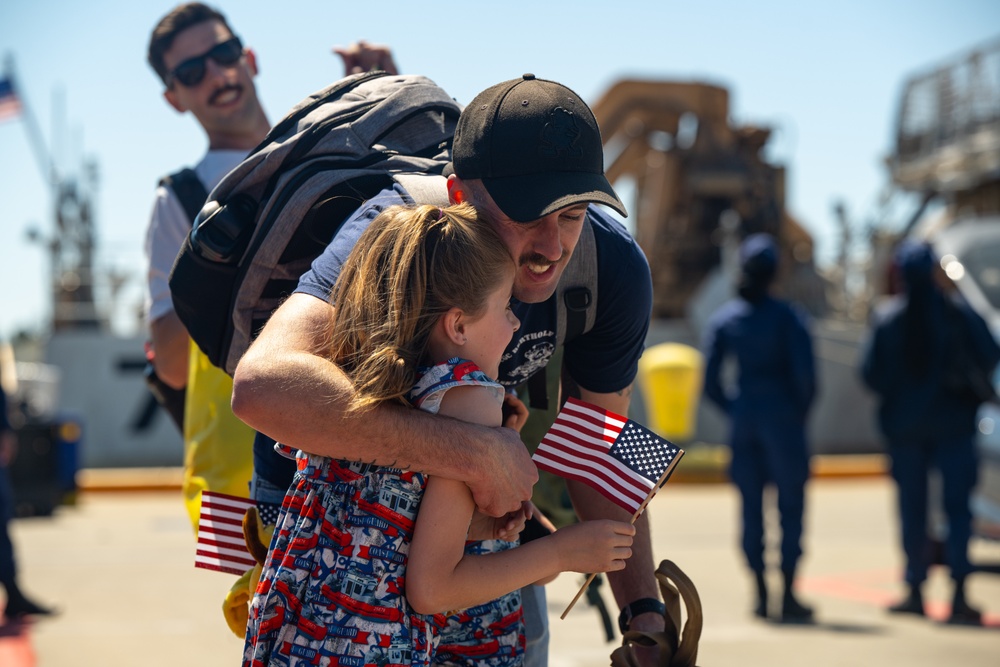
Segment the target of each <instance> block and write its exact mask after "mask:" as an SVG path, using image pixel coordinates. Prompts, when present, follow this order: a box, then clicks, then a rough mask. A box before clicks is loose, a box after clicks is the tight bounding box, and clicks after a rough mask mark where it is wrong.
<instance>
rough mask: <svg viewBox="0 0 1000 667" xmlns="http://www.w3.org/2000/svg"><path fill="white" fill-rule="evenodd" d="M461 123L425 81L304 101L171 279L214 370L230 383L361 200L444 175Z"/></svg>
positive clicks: (213, 213) (220, 198)
mask: <svg viewBox="0 0 1000 667" xmlns="http://www.w3.org/2000/svg"><path fill="white" fill-rule="evenodd" d="M460 112H461V108H460V106H459V105H458V103H457V102H455V101H454V100H453V99H452V98H451V97H450V96H449V95H448V94H447V93H446V92H445V91H444V90H442V89H441V88H439V87H438V86H437V85H436V84H434V83H433V82H432V81H430V80H429V79H427V78H425V77H422V76H412V75H399V76H396V75H388V74H386V73H385V72H368V73H364V74H358V75H354V76H351V77H348V78H346V79H342V80H341V81H338V82H337V83H334V84H333V85H331V86H329V87H327V88H325V89H323V90H321V91H319V92H317V93H315V94H313V95H311V96H310V97H308V98H307V99H305V100H304V101H302V102H301V103H300V104H298V105H297V106H295V107H294V108H293V109H292V110H291V111H290V112H289V113H288V115H287V116H286V117H285V118H284V119H283V120H282V121H281V122H279V123H278V124H277V125H275V126H274V128H273V129H272V130H271V131H270V132H269V133H268V135H267V137H266V138H265V139H264V141H263V142H262V143H261V144H260V145H259V146H258V147H257V148H255V149H254V150H253V151H251V153H250V154H249V155H248V156H247V158H246V159H245V160H244V161H243V162H242V163H241V164H240V165H239V166H237V167H236V168H235V169H234V170H233V171H232V172H230V173H229V174H228V175H227V176H226V177H225V178H224V179H223V180H222V181H221V182H220V183H219V185H218V186H216V188H215V189H214V190H213V191H212V193H211V194H210V195H209V198H208V201H207V203H206V204H205V206H204V208H202V210H201V213H200V214H199V215H198V218H197V220H196V221H195V223H194V226H193V227H192V230H191V234H190V235H189V236H188V238H187V239H186V241H185V243H184V246H183V247H182V248H181V251H180V254H179V255H178V256H177V260H176V262H175V263H174V268H173V270H172V272H171V275H170V291H171V295H172V298H173V301H174V308H175V310H176V312H177V315H178V317H180V319H181V322H183V323H184V326H185V327H186V328H187V330H188V333H190V335H191V338H192V339H193V340H194V341H195V342H196V343H197V344H198V346H199V347H200V348H201V350H202V351H203V352H204V353H205V354H206V355H207V356H208V358H209V360H211V362H212V363H213V364H215V365H216V366H219V367H220V368H222V369H223V370H225V371H226V372H227V373H229V374H232V373H233V372H234V371H235V369H236V364H237V363H238V362H239V360H240V357H241V356H242V355H243V353H244V352H245V351H246V349H247V348H248V347H249V346H250V343H251V342H253V339H254V337H255V336H256V334H257V333H258V332H259V331H260V329H261V328H262V327H263V326H264V324H265V323H266V322H267V319H268V318H269V317H270V315H271V313H272V312H273V311H274V310H275V309H276V308H277V307H278V305H280V303H281V301H282V300H284V298H285V297H287V296H288V295H289V294H291V293H292V291H294V289H295V287H296V285H297V284H298V279H299V276H301V275H302V274H303V273H305V271H306V270H307V269H308V268H309V266H310V264H311V263H312V261H313V259H315V258H316V257H317V256H318V255H319V254H320V253H321V252H322V251H323V249H324V248H326V246H327V244H328V243H329V242H330V240H331V239H332V238H333V236H334V234H335V233H336V232H337V230H338V229H339V227H340V225H341V224H342V223H343V221H344V220H345V219H346V218H347V217H348V216H350V215H351V214H352V213H353V212H354V211H355V210H356V209H357V208H359V207H360V206H361V205H362V204H363V203H364V201H365V200H367V199H369V198H371V197H373V196H374V195H376V194H378V193H379V192H381V191H382V190H384V189H386V188H388V187H391V186H392V184H393V181H394V180H400V182H403V179H404V178H405V175H407V174H440V173H441V171H442V170H443V169H444V166H445V165H446V164H447V162H448V161H449V160H450V157H451V141H452V137H453V136H454V132H455V124H456V123H457V121H458V116H459V113H460ZM421 181H427V182H428V183H431V184H432V185H431V188H430V189H431V190H432V191H440V196H439V197H438V199H440V198H441V197H443V196H444V188H443V187H440V186H437V187H435V186H434V185H433V183H434V182H439V183H443V179H441V178H437V179H419V181H416V183H417V185H414V182H413V181H412V179H411V181H408V182H407V183H405V184H404V185H405V187H407V189H411V188H413V189H417V188H418V187H419V183H420V182H421ZM411 194H413V195H414V198H415V199H416V200H417V201H421V199H423V198H426V196H430V195H424V194H418V193H416V192H412V191H411ZM444 201H445V202H446V201H447V200H446V199H445V200H444ZM428 203H431V202H430V201H428Z"/></svg>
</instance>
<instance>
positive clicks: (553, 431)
mask: <svg viewBox="0 0 1000 667" xmlns="http://www.w3.org/2000/svg"><path fill="white" fill-rule="evenodd" d="M683 455H684V450H683V449H681V448H679V447H677V446H676V445H674V444H673V443H671V442H669V441H667V440H664V439H663V438H661V437H660V436H658V435H656V434H655V433H653V432H652V431H650V430H648V429H646V428H645V427H643V426H642V425H640V424H638V423H637V422H634V421H632V420H631V419H627V418H625V417H622V416H621V415H616V414H615V413H613V412H608V411H607V410H604V409H603V408H599V407H597V406H596V405H591V404H589V403H584V402H583V401H578V400H576V399H574V398H570V399H569V400H567V401H566V405H564V406H563V408H562V410H561V411H560V412H559V415H558V416H557V417H556V420H555V423H553V424H552V428H550V429H549V432H548V433H546V434H545V437H544V438H542V441H541V443H540V444H539V445H538V449H537V450H536V451H535V455H534V456H533V457H532V459H533V460H534V461H535V465H537V466H538V467H539V468H541V469H542V470H547V471H549V472H551V473H554V474H556V475H559V476H561V477H566V478H569V479H575V480H579V481H581V482H584V483H586V484H589V485H590V486H592V487H594V488H595V489H597V490H598V491H600V492H601V493H602V494H604V495H605V496H606V497H607V498H608V499H609V500H611V501H612V502H615V503H617V504H618V505H621V506H622V507H624V508H625V509H626V510H628V511H630V512H637V511H638V510H640V509H641V508H642V506H643V504H644V503H645V502H646V499H647V498H648V497H649V496H650V492H651V491H653V490H654V489H655V488H656V486H657V485H658V484H661V481H660V480H661V478H662V480H663V482H665V481H666V480H667V477H669V473H668V471H669V472H672V471H673V466H674V465H675V464H676V463H677V461H679V460H680V458H681V456H683Z"/></svg>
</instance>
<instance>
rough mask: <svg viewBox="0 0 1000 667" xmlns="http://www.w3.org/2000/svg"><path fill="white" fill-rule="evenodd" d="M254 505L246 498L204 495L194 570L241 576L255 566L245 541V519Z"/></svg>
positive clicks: (213, 494)
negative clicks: (248, 510)
mask: <svg viewBox="0 0 1000 667" xmlns="http://www.w3.org/2000/svg"><path fill="white" fill-rule="evenodd" d="M253 505H254V502H253V501H252V500H249V499H247V498H240V497H237V496H230V495H227V494H223V493H215V492H213V491H204V492H202V494H201V514H200V516H199V519H198V546H197V550H196V552H195V562H194V565H195V567H197V568H202V569H206V570H215V571H217V572H228V573H231V574H238V575H239V574H243V573H244V572H246V571H247V570H248V569H250V568H252V567H253V566H254V565H256V561H255V560H254V558H253V556H251V555H250V553H249V551H247V546H246V541H245V539H244V537H243V517H244V515H245V514H246V511H247V509H248V508H250V507H253Z"/></svg>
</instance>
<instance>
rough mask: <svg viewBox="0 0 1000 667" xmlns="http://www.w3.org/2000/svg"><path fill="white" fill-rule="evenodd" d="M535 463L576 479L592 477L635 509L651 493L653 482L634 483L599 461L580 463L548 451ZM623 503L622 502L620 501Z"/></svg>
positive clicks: (536, 458) (536, 459)
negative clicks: (607, 468) (647, 483)
mask: <svg viewBox="0 0 1000 667" xmlns="http://www.w3.org/2000/svg"><path fill="white" fill-rule="evenodd" d="M535 463H536V464H537V465H538V466H539V467H541V466H542V465H543V464H544V465H546V466H548V467H547V469H548V470H549V472H551V473H554V474H557V475H559V474H574V475H576V476H577V477H576V479H580V481H583V479H582V478H587V479H590V480H591V481H594V482H598V483H599V486H598V488H599V489H600V490H602V493H603V492H605V491H606V492H607V493H612V492H614V493H615V495H617V496H618V497H619V498H621V499H622V500H623V501H625V502H628V503H630V506H629V507H627V509H631V510H633V511H634V510H635V509H636V508H637V507H638V506H639V505H640V504H641V503H642V501H643V500H644V499H645V498H646V494H647V493H649V489H651V488H652V484H650V485H649V486H648V487H643V486H640V485H638V484H636V483H634V480H633V479H632V478H631V477H629V478H624V479H623V478H621V477H615V476H614V475H612V474H610V473H609V472H608V471H607V470H606V469H605V468H603V467H602V466H601V465H600V464H599V463H598V464H595V465H587V466H583V465H580V462H579V461H577V460H574V458H573V457H564V456H560V455H559V454H557V453H555V452H552V451H547V452H545V453H544V454H542V455H538V454H537V453H536V455H535ZM619 504H621V503H619Z"/></svg>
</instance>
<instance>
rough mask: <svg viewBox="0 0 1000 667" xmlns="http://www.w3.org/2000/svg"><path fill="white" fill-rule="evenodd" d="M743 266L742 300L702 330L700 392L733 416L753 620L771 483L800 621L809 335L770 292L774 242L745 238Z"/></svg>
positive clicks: (762, 611)
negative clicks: (727, 378) (797, 589)
mask: <svg viewBox="0 0 1000 667" xmlns="http://www.w3.org/2000/svg"><path fill="white" fill-rule="evenodd" d="M740 260H741V267H740V268H741V275H740V283H739V288H738V293H739V295H738V297H736V298H733V299H731V300H730V301H728V302H726V303H725V304H723V305H722V306H721V307H720V308H719V309H718V310H717V311H716V312H715V313H714V314H713V315H712V317H711V318H710V320H709V322H708V326H707V328H706V332H705V336H704V342H703V349H704V352H705V383H704V392H705V395H706V397H707V398H708V399H709V400H710V401H711V402H712V403H714V404H715V405H717V406H718V407H719V408H720V409H721V410H722V411H723V412H725V413H726V415H727V416H728V417H729V419H730V428H731V431H730V442H729V444H730V448H731V450H732V459H731V463H730V470H729V474H730V478H731V479H732V481H733V482H734V483H735V484H736V486H737V487H738V488H739V491H740V495H741V496H742V502H743V508H742V519H743V537H742V543H743V553H744V554H745V555H746V559H747V564H748V565H749V566H750V570H751V571H752V572H753V574H754V579H755V582H756V587H757V605H756V607H755V609H754V613H755V614H756V615H757V616H760V617H761V618H766V617H767V615H768V591H767V583H766V577H765V562H764V561H765V559H764V489H765V487H766V486H768V485H769V484H774V486H776V487H777V491H778V493H777V505H778V511H779V512H780V514H781V571H782V574H783V575H784V594H783V597H782V605H781V619H782V620H783V621H787V622H804V621H809V620H811V619H812V615H813V611H812V609H811V608H809V607H807V606H805V605H804V604H802V603H801V602H799V600H798V599H797V598H796V597H795V593H794V581H795V574H796V569H797V567H798V562H799V559H800V557H801V556H802V545H801V542H802V515H803V511H804V507H805V484H806V481H807V480H808V478H809V451H808V445H807V442H806V417H807V415H808V413H809V408H810V406H811V405H812V403H813V398H814V396H815V393H816V373H815V364H814V360H813V351H812V338H811V335H810V333H809V329H808V325H807V321H806V318H805V316H804V315H803V314H801V313H800V312H799V311H798V310H797V309H796V308H795V307H793V306H792V305H790V304H788V303H786V302H784V301H782V300H779V299H777V298H775V297H773V296H772V295H771V294H770V287H771V284H772V282H773V280H774V277H775V275H776V273H777V269H778V248H777V245H776V243H775V240H774V238H773V237H771V236H770V235H767V234H753V235H751V236H748V237H747V238H746V239H745V240H744V242H743V244H742V246H741V247H740ZM727 359H733V360H734V361H735V363H736V366H737V368H738V377H737V378H736V380H735V383H733V384H732V385H729V384H727V383H726V382H724V379H723V375H724V374H723V366H724V364H725V362H726V360H727Z"/></svg>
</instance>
